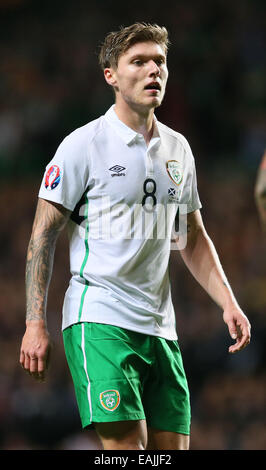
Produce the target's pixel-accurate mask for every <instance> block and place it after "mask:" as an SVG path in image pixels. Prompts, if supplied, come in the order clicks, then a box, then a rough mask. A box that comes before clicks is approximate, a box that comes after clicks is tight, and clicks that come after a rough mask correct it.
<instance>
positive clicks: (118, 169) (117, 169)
mask: <svg viewBox="0 0 266 470" xmlns="http://www.w3.org/2000/svg"><path fill="white" fill-rule="evenodd" d="M125 169H126V168H125V167H124V166H120V165H114V166H112V167H111V168H109V171H112V172H113V173H112V174H111V176H126V173H122V172H123V171H124V170H125Z"/></svg>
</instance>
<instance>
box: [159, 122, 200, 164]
mask: <svg viewBox="0 0 266 470" xmlns="http://www.w3.org/2000/svg"><path fill="white" fill-rule="evenodd" d="M157 126H158V129H159V132H160V134H161V135H162V136H163V137H164V138H165V140H166V141H167V142H168V143H169V145H171V144H172V145H173V144H174V145H178V146H180V147H181V148H183V150H184V151H185V152H186V154H188V155H191V156H192V152H191V148H190V145H189V143H188V141H187V139H186V137H185V136H184V135H183V134H181V133H180V132H177V131H175V130H173V129H171V128H170V127H168V126H166V125H165V124H163V123H161V122H160V121H157Z"/></svg>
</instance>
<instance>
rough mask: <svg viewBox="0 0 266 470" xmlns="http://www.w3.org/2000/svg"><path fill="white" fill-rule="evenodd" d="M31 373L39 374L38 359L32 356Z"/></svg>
mask: <svg viewBox="0 0 266 470" xmlns="http://www.w3.org/2000/svg"><path fill="white" fill-rule="evenodd" d="M30 372H31V373H35V372H38V358H37V357H34V356H32V357H31V358H30Z"/></svg>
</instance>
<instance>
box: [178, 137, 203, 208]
mask: <svg viewBox="0 0 266 470" xmlns="http://www.w3.org/2000/svg"><path fill="white" fill-rule="evenodd" d="M182 141H183V145H184V150H185V161H186V172H185V173H186V178H185V180H186V181H185V188H184V191H183V194H184V196H183V198H182V204H181V205H180V206H179V210H180V213H183V214H188V213H190V212H194V211H195V210H197V209H201V207H202V205H201V201H200V198H199V193H198V187H197V173H196V166H195V159H194V156H193V154H192V151H191V148H190V145H189V143H188V141H187V140H186V139H185V137H184V136H182Z"/></svg>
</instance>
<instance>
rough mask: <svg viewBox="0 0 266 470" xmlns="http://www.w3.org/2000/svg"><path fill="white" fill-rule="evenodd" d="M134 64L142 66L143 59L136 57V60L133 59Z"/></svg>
mask: <svg viewBox="0 0 266 470" xmlns="http://www.w3.org/2000/svg"><path fill="white" fill-rule="evenodd" d="M133 64H134V65H137V66H138V67H140V66H141V65H142V61H141V60H140V59H135V60H134V61H133Z"/></svg>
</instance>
